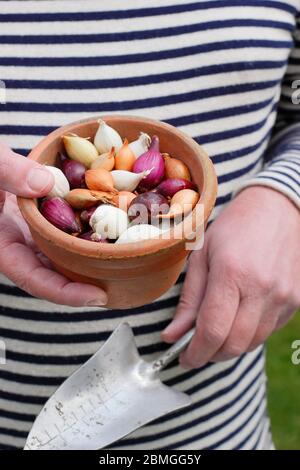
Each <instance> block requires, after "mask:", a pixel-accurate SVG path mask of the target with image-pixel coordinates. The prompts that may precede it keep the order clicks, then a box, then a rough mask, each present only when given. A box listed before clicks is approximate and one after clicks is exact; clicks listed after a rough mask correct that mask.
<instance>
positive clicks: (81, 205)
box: [65, 189, 113, 210]
mask: <svg viewBox="0 0 300 470" xmlns="http://www.w3.org/2000/svg"><path fill="white" fill-rule="evenodd" d="M65 200H66V201H67V202H68V203H69V204H70V205H71V206H72V207H73V208H74V209H78V210H83V209H88V208H89V207H92V206H94V205H95V204H96V203H97V202H99V201H101V202H105V203H110V204H113V195H112V194H111V193H109V192H105V191H90V190H89V189H72V191H70V192H69V194H67V196H66V197H65Z"/></svg>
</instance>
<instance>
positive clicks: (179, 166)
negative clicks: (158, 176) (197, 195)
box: [164, 154, 191, 181]
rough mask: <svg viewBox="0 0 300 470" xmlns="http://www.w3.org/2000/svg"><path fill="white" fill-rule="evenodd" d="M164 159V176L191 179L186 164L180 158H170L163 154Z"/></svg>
mask: <svg viewBox="0 0 300 470" xmlns="http://www.w3.org/2000/svg"><path fill="white" fill-rule="evenodd" d="M164 160H165V178H166V179H168V178H181V179H184V180H189V181H190V180H191V174H190V171H189V169H188V167H187V166H186V164H185V163H183V162H182V161H181V160H178V159H177V158H172V157H170V156H169V155H167V154H165V155H164Z"/></svg>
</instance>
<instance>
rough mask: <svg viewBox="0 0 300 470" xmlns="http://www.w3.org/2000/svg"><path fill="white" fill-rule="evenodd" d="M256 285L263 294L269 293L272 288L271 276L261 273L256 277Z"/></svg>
mask: <svg viewBox="0 0 300 470" xmlns="http://www.w3.org/2000/svg"><path fill="white" fill-rule="evenodd" d="M257 285H258V288H259V290H260V291H262V292H263V293H265V294H267V293H269V292H270V290H271V289H272V287H273V279H272V276H271V275H270V274H266V273H263V272H261V273H260V274H259V275H258V276H257Z"/></svg>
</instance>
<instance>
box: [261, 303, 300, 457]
mask: <svg viewBox="0 0 300 470" xmlns="http://www.w3.org/2000/svg"><path fill="white" fill-rule="evenodd" d="M295 340H300V311H298V312H297V314H296V315H295V317H294V318H293V320H291V321H290V323H289V324H288V325H287V326H286V327H284V328H283V329H282V330H280V331H278V332H276V333H275V334H274V335H272V337H271V338H270V339H269V341H268V344H267V374H268V378H269V384H268V401H269V414H270V417H271V425H272V433H273V440H274V443H275V446H276V449H278V450H279V449H284V450H300V364H299V365H294V364H292V362H291V355H292V352H293V351H294V350H293V349H292V348H291V344H292V342H293V341H295Z"/></svg>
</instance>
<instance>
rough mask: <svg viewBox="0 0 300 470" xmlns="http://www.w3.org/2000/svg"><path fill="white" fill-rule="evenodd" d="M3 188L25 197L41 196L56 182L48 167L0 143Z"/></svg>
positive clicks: (1, 182) (0, 181)
mask: <svg viewBox="0 0 300 470" xmlns="http://www.w3.org/2000/svg"><path fill="white" fill-rule="evenodd" d="M0 184H1V189H3V190H5V191H8V192H11V193H13V194H16V195H17V196H24V197H41V196H45V195H46V194H48V193H49V191H50V190H51V188H52V187H53V184H54V179H53V175H52V174H51V173H50V172H49V171H47V169H46V167H45V166H43V165H40V164H39V163H37V162H34V161H33V160H29V159H28V158H25V157H23V156H22V155H18V154H17V153H15V152H13V151H12V150H11V149H10V148H9V147H8V146H7V145H5V144H3V143H1V144H0Z"/></svg>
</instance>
